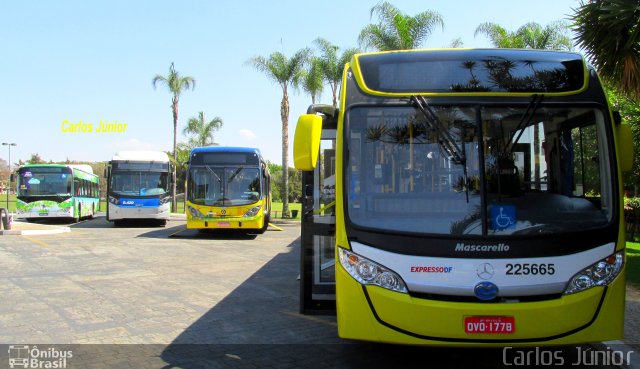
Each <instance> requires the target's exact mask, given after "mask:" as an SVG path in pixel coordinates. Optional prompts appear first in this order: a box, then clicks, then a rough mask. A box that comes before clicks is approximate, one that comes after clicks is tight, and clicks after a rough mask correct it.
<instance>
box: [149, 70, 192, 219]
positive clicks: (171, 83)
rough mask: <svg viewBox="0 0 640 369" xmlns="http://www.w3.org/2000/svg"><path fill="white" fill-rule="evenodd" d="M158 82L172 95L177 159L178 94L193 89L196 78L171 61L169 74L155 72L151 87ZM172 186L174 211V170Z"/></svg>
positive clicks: (174, 145)
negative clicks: (177, 68) (185, 74)
mask: <svg viewBox="0 0 640 369" xmlns="http://www.w3.org/2000/svg"><path fill="white" fill-rule="evenodd" d="M158 82H160V83H162V84H164V85H166V86H167V88H169V92H171V94H172V95H173V99H172V100H171V111H172V113H173V161H174V162H175V161H177V151H176V147H177V144H178V142H177V136H178V100H179V99H180V94H181V93H182V91H183V90H185V89H194V88H195V87H196V80H195V79H193V77H190V76H184V77H183V76H181V75H180V73H178V72H177V71H176V69H175V67H174V65H173V63H171V66H170V67H169V74H167V76H166V77H165V76H162V75H160V74H157V75H156V76H155V77H153V80H152V83H153V88H156V85H157V84H158ZM172 182H173V186H172V188H171V208H172V210H173V211H176V209H177V208H176V205H177V203H176V172H175V171H173V181H172Z"/></svg>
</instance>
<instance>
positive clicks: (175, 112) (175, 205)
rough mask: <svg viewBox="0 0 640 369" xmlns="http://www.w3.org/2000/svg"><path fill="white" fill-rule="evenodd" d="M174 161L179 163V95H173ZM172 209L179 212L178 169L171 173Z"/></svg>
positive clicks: (176, 163)
mask: <svg viewBox="0 0 640 369" xmlns="http://www.w3.org/2000/svg"><path fill="white" fill-rule="evenodd" d="M172 110H173V162H174V163H175V165H178V141H177V140H178V96H175V95H174V96H173V105H172ZM171 182H172V184H171V211H172V212H174V213H175V212H177V210H178V202H177V199H176V170H175V169H174V170H173V171H172V173H171Z"/></svg>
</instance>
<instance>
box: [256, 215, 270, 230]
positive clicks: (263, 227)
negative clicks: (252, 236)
mask: <svg viewBox="0 0 640 369" xmlns="http://www.w3.org/2000/svg"><path fill="white" fill-rule="evenodd" d="M267 228H269V216H266V217H264V224H263V225H262V228H260V230H259V231H258V233H259V234H263V233H264V232H266V231H267Z"/></svg>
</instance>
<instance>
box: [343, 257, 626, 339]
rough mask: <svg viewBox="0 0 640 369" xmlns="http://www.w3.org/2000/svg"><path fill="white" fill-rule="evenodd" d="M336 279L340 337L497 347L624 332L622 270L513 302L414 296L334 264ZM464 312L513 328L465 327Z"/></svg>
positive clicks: (613, 335) (618, 335) (611, 336)
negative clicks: (604, 283)
mask: <svg viewBox="0 0 640 369" xmlns="http://www.w3.org/2000/svg"><path fill="white" fill-rule="evenodd" d="M623 273H624V272H623ZM623 273H622V274H623ZM336 285H337V289H336V300H337V301H336V305H337V310H338V334H339V336H340V337H342V338H348V339H357V340H365V341H376V342H387V343H399V344H413V345H439V346H478V345H485V346H497V347H500V346H534V345H564V344H579V343H588V342H600V341H608V340H616V339H621V337H622V335H623V321H624V319H623V315H624V304H623V303H622V301H624V294H625V289H624V285H625V284H624V275H619V276H618V277H617V279H616V280H614V282H613V283H612V284H610V285H609V286H608V287H606V288H605V287H595V288H591V289H589V290H586V291H582V292H579V293H575V294H571V295H563V296H562V297H560V298H557V299H553V300H545V301H537V302H516V303H474V302H451V301H439V300H428V299H422V298H416V297H412V296H410V295H408V294H404V293H398V292H393V291H389V290H386V289H383V288H381V287H377V286H366V287H364V286H362V285H361V284H360V283H358V282H357V281H356V280H354V279H353V278H352V277H351V276H350V275H349V274H348V273H347V272H346V271H345V270H344V269H343V268H341V267H337V268H336ZM467 317H511V318H513V321H514V326H515V329H514V330H513V332H511V333H466V332H465V318H467Z"/></svg>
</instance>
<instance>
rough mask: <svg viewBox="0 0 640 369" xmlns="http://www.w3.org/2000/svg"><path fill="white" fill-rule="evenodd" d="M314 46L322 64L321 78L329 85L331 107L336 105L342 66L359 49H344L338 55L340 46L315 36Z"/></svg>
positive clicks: (342, 70) (342, 71)
mask: <svg viewBox="0 0 640 369" xmlns="http://www.w3.org/2000/svg"><path fill="white" fill-rule="evenodd" d="M314 42H315V44H316V46H317V47H318V49H320V53H321V54H322V55H321V56H320V63H321V66H322V74H323V78H324V80H325V81H327V83H328V84H329V87H331V93H332V97H333V107H334V108H337V107H338V88H339V87H340V82H341V81H342V74H343V73H344V66H345V64H347V63H348V62H349V61H350V60H351V58H352V57H353V55H354V54H356V53H358V52H359V51H360V50H358V49H357V48H351V49H346V50H345V51H344V52H343V53H342V54H341V55H338V50H340V48H339V47H338V46H336V45H333V44H332V43H330V42H329V41H327V40H325V39H323V38H317V39H316V40H315V41H314Z"/></svg>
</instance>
